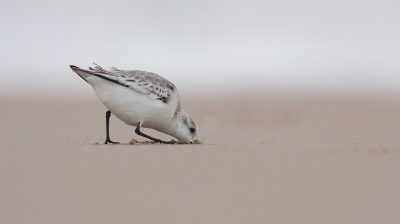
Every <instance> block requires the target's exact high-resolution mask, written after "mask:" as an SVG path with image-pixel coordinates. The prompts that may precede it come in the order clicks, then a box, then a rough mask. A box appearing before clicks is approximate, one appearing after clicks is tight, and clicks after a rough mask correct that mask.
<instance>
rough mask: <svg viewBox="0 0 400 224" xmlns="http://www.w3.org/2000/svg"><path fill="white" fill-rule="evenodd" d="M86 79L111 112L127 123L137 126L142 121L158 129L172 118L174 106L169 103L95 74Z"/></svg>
mask: <svg viewBox="0 0 400 224" xmlns="http://www.w3.org/2000/svg"><path fill="white" fill-rule="evenodd" d="M87 81H88V82H89V84H90V85H92V87H93V89H94V91H95V92H96V95H97V97H98V98H99V99H100V101H101V102H102V103H103V104H104V105H105V106H106V107H107V108H108V109H109V110H110V111H111V113H112V114H114V115H115V116H116V117H118V118H119V119H120V120H121V121H123V122H125V123H126V124H128V125H133V126H137V125H138V123H139V122H142V123H143V125H142V127H145V128H153V129H159V128H160V127H161V126H163V125H165V123H166V121H170V120H172V117H173V111H174V108H171V107H172V105H171V104H166V103H164V102H162V101H160V100H157V99H151V98H150V97H149V96H148V95H146V94H143V93H140V92H138V91H136V90H133V89H130V88H127V87H124V86H122V85H119V84H116V83H113V82H110V81H108V80H104V79H102V78H99V77H96V76H91V77H89V78H87Z"/></svg>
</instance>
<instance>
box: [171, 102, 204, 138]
mask: <svg viewBox="0 0 400 224" xmlns="http://www.w3.org/2000/svg"><path fill="white" fill-rule="evenodd" d="M173 123H174V130H173V131H172V133H171V135H172V136H174V137H175V138H177V139H179V140H181V141H184V142H186V143H187V144H192V143H194V140H195V137H196V135H197V132H198V129H197V126H196V123H194V121H193V120H192V118H190V117H189V115H188V114H187V113H186V112H185V111H184V110H182V109H181V110H179V111H178V112H177V113H176V115H175V116H174V122H173Z"/></svg>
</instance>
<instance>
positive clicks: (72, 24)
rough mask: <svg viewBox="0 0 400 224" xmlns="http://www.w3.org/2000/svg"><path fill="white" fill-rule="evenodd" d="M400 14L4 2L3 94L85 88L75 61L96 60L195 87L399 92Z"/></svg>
mask: <svg viewBox="0 0 400 224" xmlns="http://www.w3.org/2000/svg"><path fill="white" fill-rule="evenodd" d="M399 12H400V1H396V0H393V1H382V0H379V1H378V0H374V1H356V0H345V1H312V0H302V1H294V0H289V1H285V0H283V1H282V0H280V1H232V0H231V1H176V0H173V1H149V0H147V1H63V2H61V1H49V0H43V1H8V0H3V1H1V2H0V13H1V20H0V28H1V30H2V32H1V34H0V63H1V68H2V72H1V78H2V81H1V82H0V89H1V92H2V94H6V93H9V92H10V91H11V92H12V91H22V90H24V89H25V88H27V89H29V90H30V91H31V92H33V93H34V92H36V91H43V92H54V91H59V92H60V93H63V92H68V91H81V90H83V89H87V88H89V87H88V86H87V84H86V83H84V82H83V81H82V80H81V79H80V78H79V77H77V75H75V74H74V73H73V72H72V71H71V70H70V68H69V65H70V64H72V65H76V66H78V67H82V68H87V67H89V66H91V65H92V62H96V63H98V64H99V65H101V66H103V67H111V66H115V67H117V68H120V69H137V70H144V71H151V72H155V73H157V74H160V75H162V76H164V77H166V78H168V79H169V80H170V81H172V82H173V83H175V84H176V85H177V86H178V88H182V89H185V88H186V89H187V90H191V89H192V90H207V89H210V88H214V89H215V88H219V87H221V86H222V87H223V88H224V89H235V88H241V87H243V86H247V87H250V88H253V87H254V89H257V88H264V89H274V88H275V89H280V90H286V89H300V90H326V89H328V90H337V91H342V90H362V91H399V90H400V13H399ZM209 86H211V87H209ZM85 91H86V90H85ZM399 92H400V91H399Z"/></svg>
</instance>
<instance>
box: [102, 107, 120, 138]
mask: <svg viewBox="0 0 400 224" xmlns="http://www.w3.org/2000/svg"><path fill="white" fill-rule="evenodd" d="M110 117H111V111H107V112H106V132H107V137H106V141H105V142H104V144H108V143H111V144H119V142H113V141H111V140H110V131H109V127H110Z"/></svg>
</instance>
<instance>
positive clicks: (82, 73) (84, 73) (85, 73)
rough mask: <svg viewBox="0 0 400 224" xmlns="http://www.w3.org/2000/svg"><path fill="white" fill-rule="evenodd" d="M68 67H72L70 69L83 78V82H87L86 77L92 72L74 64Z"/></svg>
mask: <svg viewBox="0 0 400 224" xmlns="http://www.w3.org/2000/svg"><path fill="white" fill-rule="evenodd" d="M69 67H70V68H71V69H72V71H74V72H75V73H76V74H78V75H79V76H80V77H81V78H82V79H83V80H85V82H87V81H86V79H87V78H88V77H90V76H92V75H93V72H91V71H88V70H85V69H81V68H79V67H76V66H75V65H70V66H69Z"/></svg>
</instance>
